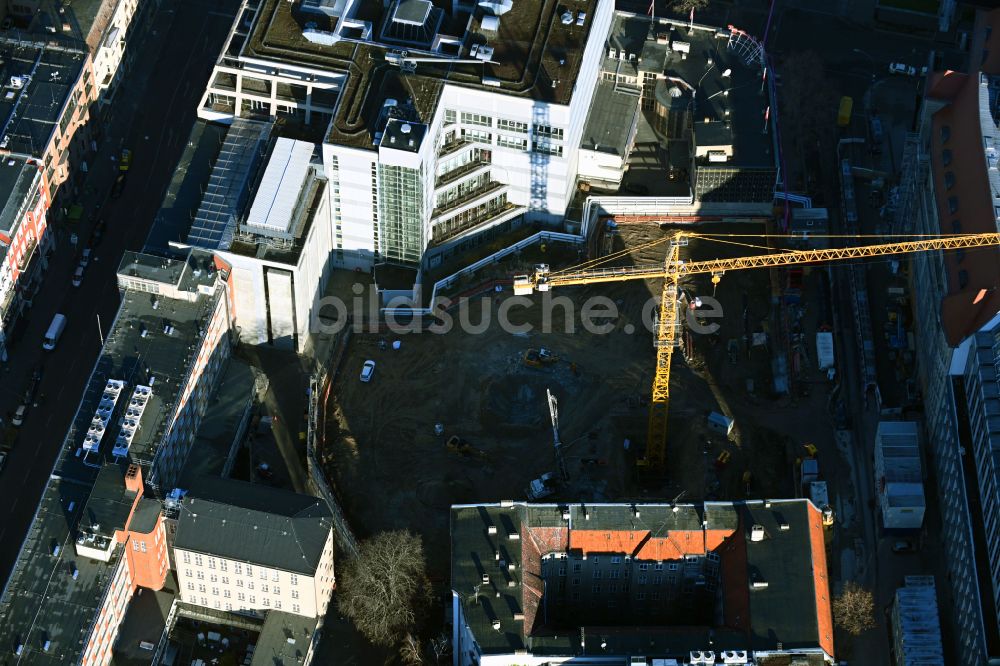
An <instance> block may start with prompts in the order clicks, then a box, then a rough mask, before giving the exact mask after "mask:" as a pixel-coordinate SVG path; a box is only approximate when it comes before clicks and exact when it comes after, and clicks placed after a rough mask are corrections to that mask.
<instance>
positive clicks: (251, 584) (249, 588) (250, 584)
mask: <svg viewBox="0 0 1000 666" xmlns="http://www.w3.org/2000/svg"><path fill="white" fill-rule="evenodd" d="M247 589H248V590H252V589H253V581H250V582H248V583H247Z"/></svg>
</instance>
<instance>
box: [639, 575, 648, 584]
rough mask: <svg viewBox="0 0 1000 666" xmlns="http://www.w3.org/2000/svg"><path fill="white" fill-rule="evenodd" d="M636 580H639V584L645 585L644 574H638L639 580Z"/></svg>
mask: <svg viewBox="0 0 1000 666" xmlns="http://www.w3.org/2000/svg"><path fill="white" fill-rule="evenodd" d="M638 582H639V585H645V584H646V574H639V581H638Z"/></svg>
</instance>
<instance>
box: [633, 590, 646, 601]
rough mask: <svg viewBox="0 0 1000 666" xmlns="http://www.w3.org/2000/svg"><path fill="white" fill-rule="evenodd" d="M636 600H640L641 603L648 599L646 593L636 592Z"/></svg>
mask: <svg viewBox="0 0 1000 666" xmlns="http://www.w3.org/2000/svg"><path fill="white" fill-rule="evenodd" d="M635 598H636V599H638V600H639V601H644V600H645V599H646V593H645V592H636V593H635Z"/></svg>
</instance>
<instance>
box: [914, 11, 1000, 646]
mask: <svg viewBox="0 0 1000 666" xmlns="http://www.w3.org/2000/svg"><path fill="white" fill-rule="evenodd" d="M972 36H973V39H972V40H971V42H972V48H971V51H970V63H971V65H970V71H969V72H968V73H961V72H955V71H948V72H938V73H934V74H932V75H931V77H930V78H929V80H928V82H927V85H926V89H925V99H924V103H923V106H922V109H921V114H920V159H919V161H918V167H919V168H918V181H917V183H916V186H915V187H914V188H913V191H914V200H913V213H914V214H913V216H912V217H913V220H914V224H915V228H914V229H913V231H914V232H915V233H920V234H941V233H945V234H949V233H974V232H996V231H997V228H998V222H1000V175H998V171H997V165H998V160H1000V157H998V156H1000V103H998V99H1000V11H996V10H994V11H991V12H979V13H978V14H977V20H976V27H975V30H974V32H973V35H972ZM998 266H1000V261H998V256H997V248H993V247H990V248H981V249H976V250H968V251H958V252H953V253H948V254H946V255H943V254H940V253H933V254H932V253H922V254H921V255H919V256H917V257H915V258H914V259H913V272H912V277H911V279H912V280H913V282H914V288H913V293H914V294H916V299H915V302H914V306H915V310H916V312H915V317H914V321H915V326H916V334H917V338H918V344H917V361H918V374H919V378H920V386H921V392H922V397H923V404H924V414H925V431H926V433H927V438H928V442H929V444H930V447H929V449H928V453H929V458H930V460H931V463H932V464H933V466H934V471H935V475H934V476H935V479H936V482H937V495H938V501H939V503H940V509H941V514H942V534H941V535H940V538H941V540H942V542H943V544H944V548H945V554H946V557H945V561H946V562H947V567H948V580H949V584H950V585H951V588H952V589H951V595H950V598H951V599H952V603H953V604H954V608H953V609H951V610H952V612H951V613H948V614H947V616H948V617H952V618H953V622H954V625H955V626H954V631H953V634H954V635H955V638H956V640H955V642H956V649H957V652H958V659H959V662H960V663H963V664H982V663H986V661H987V659H988V658H990V657H994V658H996V657H1000V624H998V619H997V618H998V608H1000V605H998V602H1000V585H998V580H1000V576H998V572H1000V553H998V552H997V548H996V541H997V539H996V518H995V516H996V515H997V511H998V504H1000V496H998V495H997V494H996V492H994V491H992V490H991V489H995V488H996V463H995V461H994V460H993V454H992V452H991V448H990V445H989V444H988V442H989V441H990V437H991V436H990V434H989V431H990V426H989V423H990V418H989V414H991V412H990V410H991V409H993V408H994V407H993V406H992V402H991V401H992V400H993V396H994V395H995V393H996V391H997V384H996V380H995V375H994V374H993V370H992V368H991V366H990V363H991V362H992V361H991V356H990V354H991V353H994V352H993V347H992V343H991V338H990V335H991V332H992V331H993V330H994V329H995V326H996V324H995V322H994V319H995V316H996V314H997V313H998V312H1000V295H998V292H997V291H996V288H995V287H996V284H997V281H998V279H1000V273H998ZM992 358H996V356H995V354H994V356H993V357H992ZM991 516H993V518H991ZM991 528H992V529H993V530H994V532H993V534H992V536H991V534H990V533H989V531H988V530H990V529H991Z"/></svg>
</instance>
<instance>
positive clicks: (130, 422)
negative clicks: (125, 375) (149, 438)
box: [111, 385, 153, 456]
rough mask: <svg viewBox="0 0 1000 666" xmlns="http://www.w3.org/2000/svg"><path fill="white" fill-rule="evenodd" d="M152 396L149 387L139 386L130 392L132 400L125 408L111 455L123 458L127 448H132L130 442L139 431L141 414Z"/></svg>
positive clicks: (151, 390)
mask: <svg viewBox="0 0 1000 666" xmlns="http://www.w3.org/2000/svg"><path fill="white" fill-rule="evenodd" d="M152 395H153V389H152V388H151V387H149V386H142V385H139V386H136V387H135V390H133V391H132V398H131V399H130V400H129V402H128V407H126V408H125V416H124V418H123V419H122V428H121V432H119V433H118V438H117V439H116V440H115V447H114V449H112V451H111V453H112V454H113V455H115V456H124V455H126V454H127V453H128V450H129V447H131V446H132V440H133V439H135V433H136V432H137V431H138V430H139V422H140V421H141V420H142V414H143V412H144V411H146V404H147V403H148V402H149V399H150V397H152Z"/></svg>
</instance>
